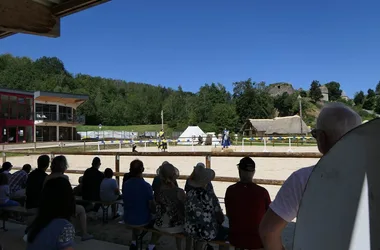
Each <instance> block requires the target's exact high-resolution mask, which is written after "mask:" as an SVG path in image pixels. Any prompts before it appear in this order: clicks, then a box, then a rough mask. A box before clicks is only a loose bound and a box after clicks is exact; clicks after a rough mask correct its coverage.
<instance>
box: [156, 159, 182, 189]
mask: <svg viewBox="0 0 380 250" xmlns="http://www.w3.org/2000/svg"><path fill="white" fill-rule="evenodd" d="M165 164H170V163H169V162H167V161H164V162H163V163H162V164H161V166H159V167H158V168H157V170H156V174H157V176H156V177H154V179H153V182H152V188H153V193H156V192H157V191H158V190H160V186H161V178H160V169H161V167H162V166H163V165H165ZM175 185H176V187H178V183H177V180H175Z"/></svg>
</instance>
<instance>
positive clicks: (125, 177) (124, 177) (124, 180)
mask: <svg viewBox="0 0 380 250" xmlns="http://www.w3.org/2000/svg"><path fill="white" fill-rule="evenodd" d="M130 172H131V170H129V172H128V173H125V174H124V176H123V184H124V183H125V182H126V181H127V180H129V179H130V178H131V173H130Z"/></svg>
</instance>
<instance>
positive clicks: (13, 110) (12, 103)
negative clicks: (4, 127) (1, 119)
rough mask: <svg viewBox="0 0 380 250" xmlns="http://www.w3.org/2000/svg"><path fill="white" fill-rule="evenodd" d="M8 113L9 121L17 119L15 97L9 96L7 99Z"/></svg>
mask: <svg viewBox="0 0 380 250" xmlns="http://www.w3.org/2000/svg"><path fill="white" fill-rule="evenodd" d="M9 112H10V115H11V116H10V118H11V119H17V118H18V103H17V97H16V96H10V97H9Z"/></svg>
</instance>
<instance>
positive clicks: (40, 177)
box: [25, 155, 50, 225]
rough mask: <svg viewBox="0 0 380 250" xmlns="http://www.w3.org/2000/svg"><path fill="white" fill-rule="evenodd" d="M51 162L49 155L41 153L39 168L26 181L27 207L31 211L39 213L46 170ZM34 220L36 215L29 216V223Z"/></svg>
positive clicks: (38, 162) (38, 161)
mask: <svg viewBox="0 0 380 250" xmlns="http://www.w3.org/2000/svg"><path fill="white" fill-rule="evenodd" d="M49 164H50V157H49V156H48V155H41V156H40V157H38V160H37V169H35V170H33V171H32V172H31V173H30V174H29V176H28V179H27V181H26V189H25V194H26V209H28V212H30V213H37V211H38V209H37V208H38V207H39V205H40V200H41V193H42V188H43V187H44V182H45V178H46V176H47V173H46V170H47V168H48V167H49ZM33 220H34V216H29V217H28V222H27V225H30V224H31V223H32V221H33Z"/></svg>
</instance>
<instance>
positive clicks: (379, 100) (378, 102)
mask: <svg viewBox="0 0 380 250" xmlns="http://www.w3.org/2000/svg"><path fill="white" fill-rule="evenodd" d="M374 111H375V112H376V113H377V114H380V96H376V102H375V110H374Z"/></svg>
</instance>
